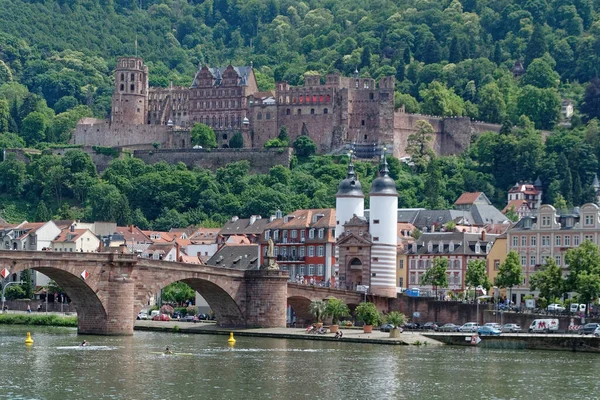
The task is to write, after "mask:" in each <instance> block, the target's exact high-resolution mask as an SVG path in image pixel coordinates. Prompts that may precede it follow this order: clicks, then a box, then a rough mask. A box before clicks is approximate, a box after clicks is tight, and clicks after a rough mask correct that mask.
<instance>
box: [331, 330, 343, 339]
mask: <svg viewBox="0 0 600 400" xmlns="http://www.w3.org/2000/svg"><path fill="white" fill-rule="evenodd" d="M343 336H344V333H343V332H342V331H337V332H336V333H335V336H334V337H333V338H334V339H341V338H342V337H343Z"/></svg>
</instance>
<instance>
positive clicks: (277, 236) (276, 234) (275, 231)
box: [273, 229, 279, 240]
mask: <svg viewBox="0 0 600 400" xmlns="http://www.w3.org/2000/svg"><path fill="white" fill-rule="evenodd" d="M277 239H279V229H276V230H274V231H273V240H277Z"/></svg>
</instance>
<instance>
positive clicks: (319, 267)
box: [317, 264, 325, 276]
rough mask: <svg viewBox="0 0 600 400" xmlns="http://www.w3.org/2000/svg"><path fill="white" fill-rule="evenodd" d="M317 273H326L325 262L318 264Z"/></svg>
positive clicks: (321, 274)
mask: <svg viewBox="0 0 600 400" xmlns="http://www.w3.org/2000/svg"><path fill="white" fill-rule="evenodd" d="M317 275H319V276H324V275H325V268H324V265H323V264H319V265H317Z"/></svg>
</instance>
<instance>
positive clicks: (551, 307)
mask: <svg viewBox="0 0 600 400" xmlns="http://www.w3.org/2000/svg"><path fill="white" fill-rule="evenodd" d="M547 310H548V311H557V312H563V311H565V308H564V307H563V306H561V305H560V304H550V305H549V306H548V308H547Z"/></svg>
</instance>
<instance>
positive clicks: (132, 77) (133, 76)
mask: <svg viewBox="0 0 600 400" xmlns="http://www.w3.org/2000/svg"><path fill="white" fill-rule="evenodd" d="M130 81H132V82H133V81H135V74H131V79H130Z"/></svg>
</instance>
